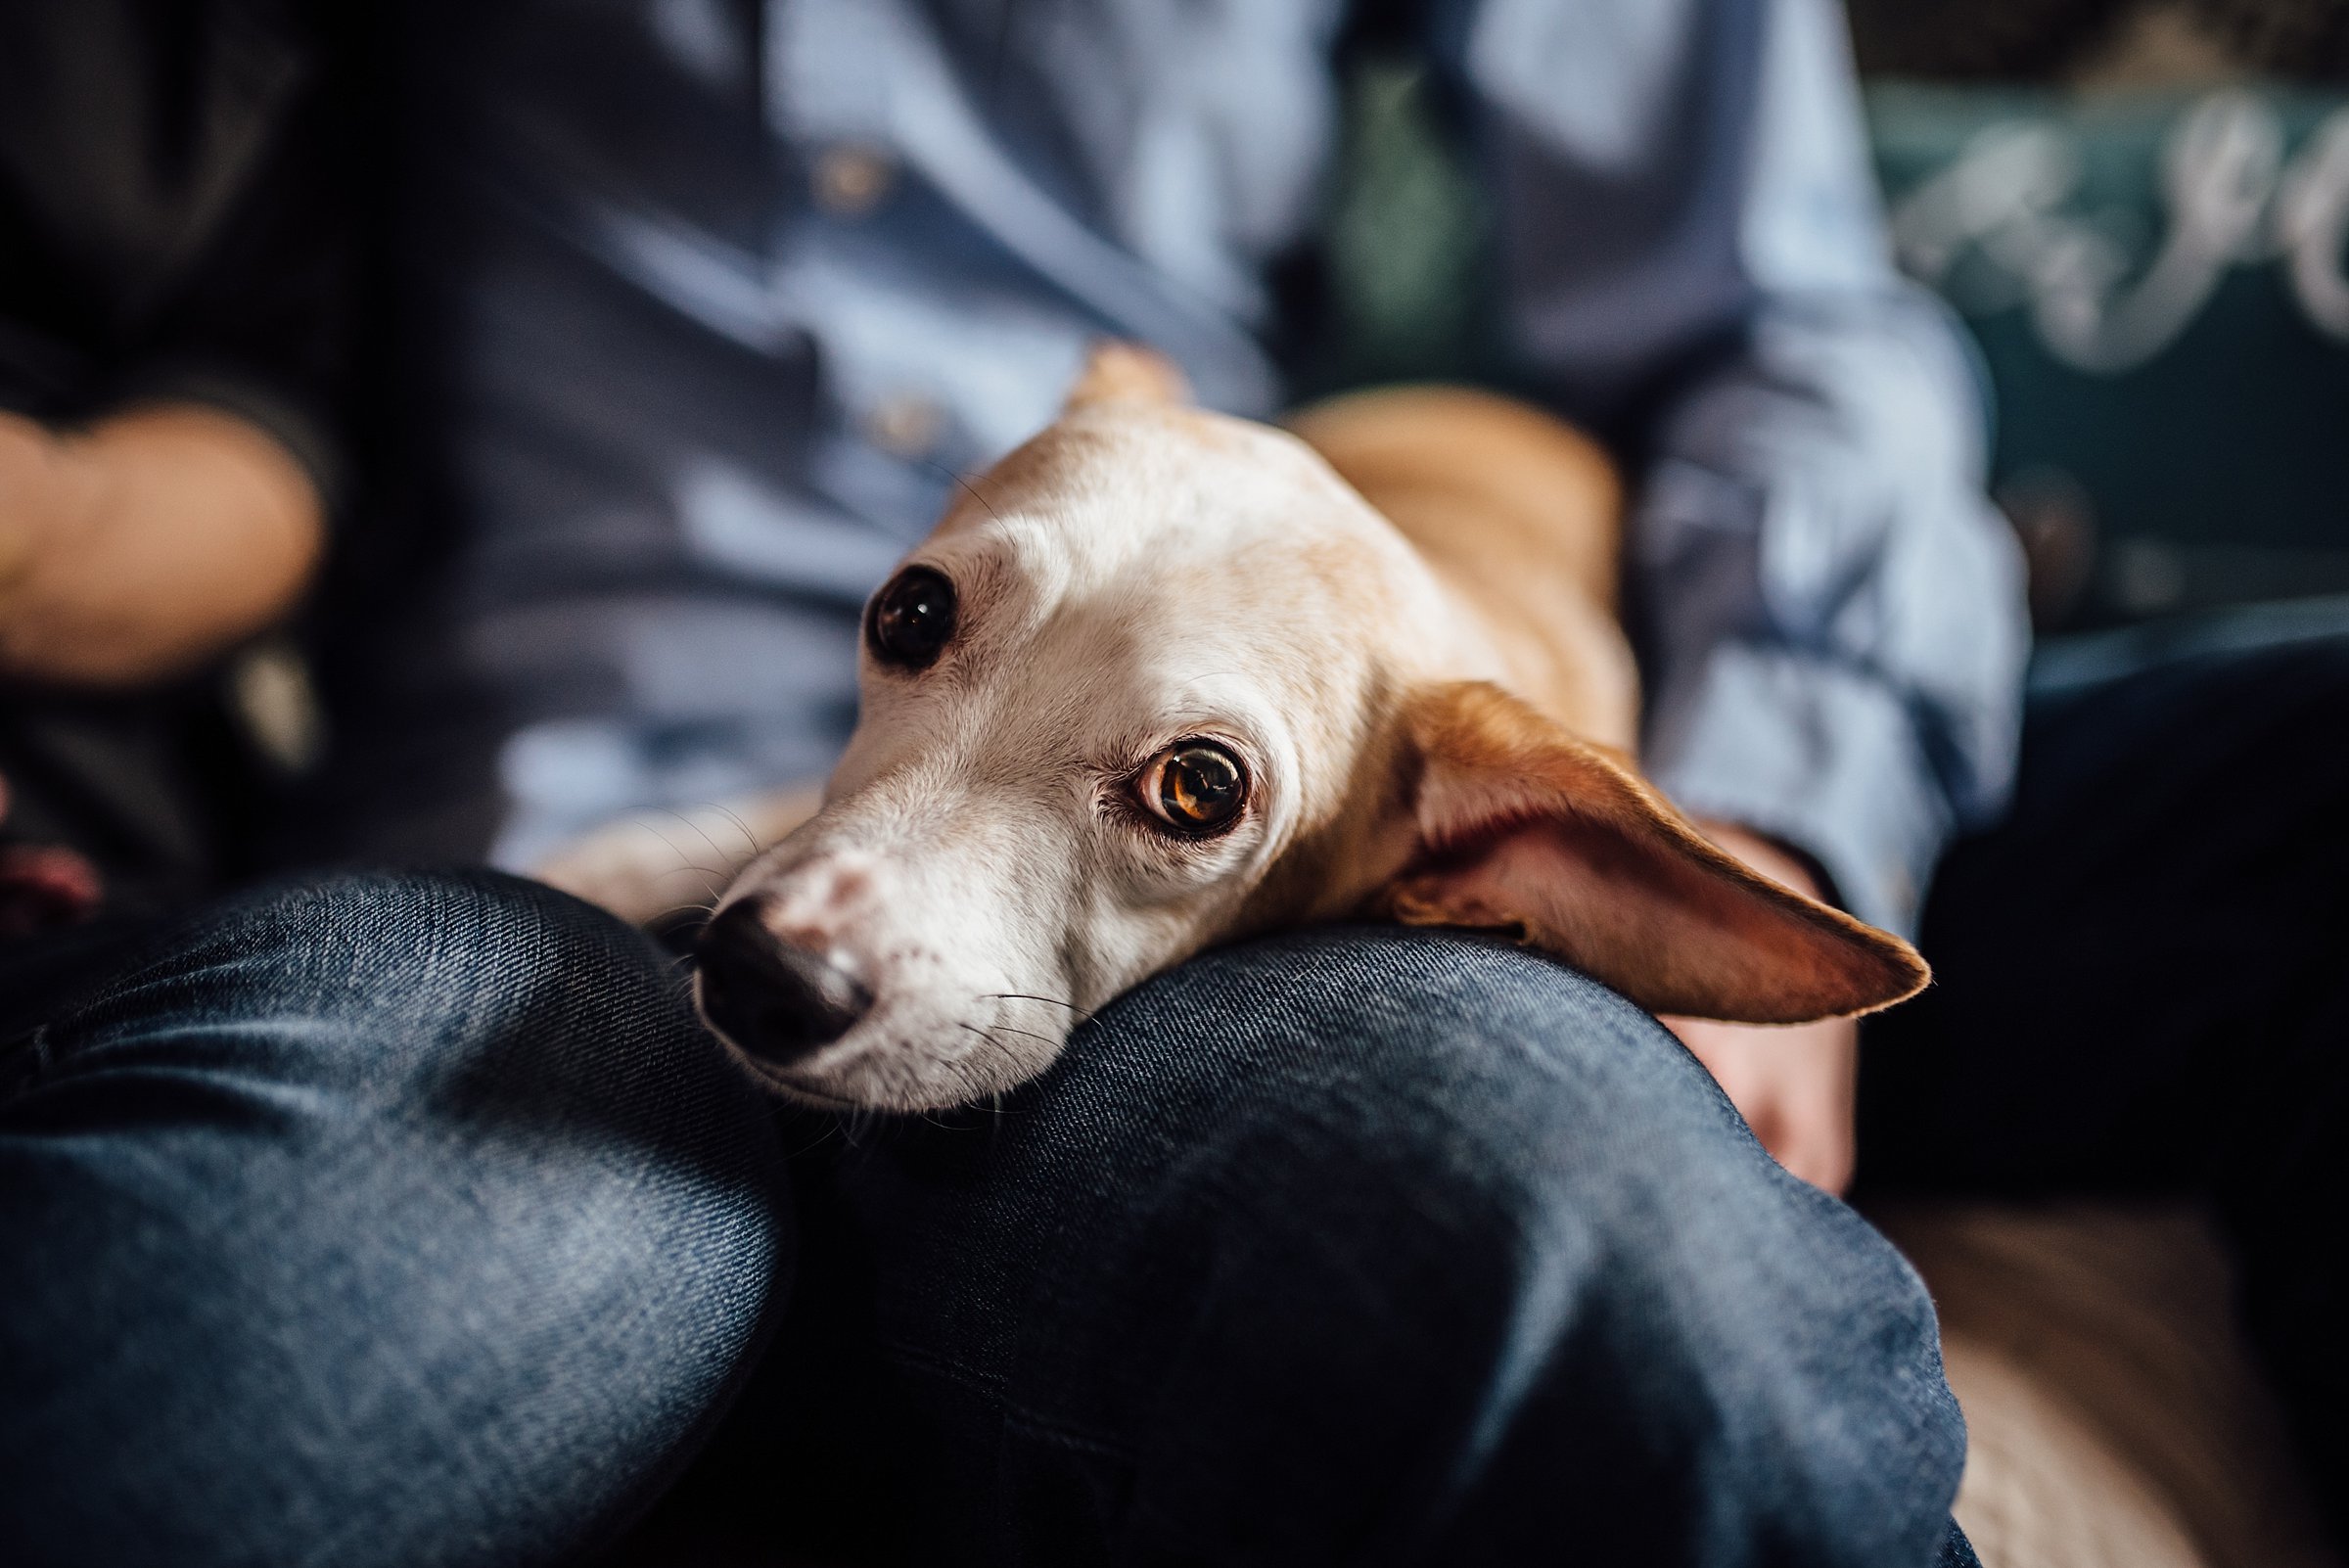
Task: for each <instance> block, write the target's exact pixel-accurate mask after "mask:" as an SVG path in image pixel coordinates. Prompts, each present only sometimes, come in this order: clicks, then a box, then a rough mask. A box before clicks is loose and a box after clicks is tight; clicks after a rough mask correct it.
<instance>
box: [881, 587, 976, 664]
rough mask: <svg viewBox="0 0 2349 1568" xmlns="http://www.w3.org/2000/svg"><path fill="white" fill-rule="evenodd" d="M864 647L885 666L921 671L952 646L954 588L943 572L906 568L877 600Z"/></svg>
mask: <svg viewBox="0 0 2349 1568" xmlns="http://www.w3.org/2000/svg"><path fill="white" fill-rule="evenodd" d="M864 637H865V641H866V642H868V643H870V644H871V645H872V649H873V657H874V658H876V659H878V660H881V661H882V662H883V663H885V664H892V665H898V666H901V667H903V668H904V669H925V668H927V667H928V666H930V665H933V664H936V663H937V662H938V656H939V655H940V654H941V653H942V652H944V650H945V646H946V644H947V643H949V642H951V641H953V640H954V584H953V583H951V582H949V581H948V580H946V575H945V574H944V573H943V572H937V571H933V570H932V569H930V568H929V567H918V566H917V567H907V568H906V569H905V570H904V571H902V572H900V573H898V575H897V576H894V577H892V578H890V579H889V584H888V586H886V587H884V588H883V589H882V590H881V591H880V592H879V593H877V594H875V595H874V596H873V608H872V612H871V613H870V614H869V615H867V616H866V617H865V620H864Z"/></svg>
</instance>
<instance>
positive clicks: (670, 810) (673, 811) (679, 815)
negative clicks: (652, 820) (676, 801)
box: [653, 806, 726, 874]
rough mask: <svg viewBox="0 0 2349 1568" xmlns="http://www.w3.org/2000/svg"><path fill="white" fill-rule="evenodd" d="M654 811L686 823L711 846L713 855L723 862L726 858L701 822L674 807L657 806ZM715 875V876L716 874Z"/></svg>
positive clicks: (722, 850) (723, 851)
mask: <svg viewBox="0 0 2349 1568" xmlns="http://www.w3.org/2000/svg"><path fill="white" fill-rule="evenodd" d="M653 809H654V810H656V811H660V812H663V813H664V814H666V815H668V816H673V817H675V818H676V819H677V820H678V821H680V822H682V823H684V824H685V825H686V826H687V827H689V828H691V829H693V831H694V832H696V833H699V834H700V835H701V836H702V842H703V843H704V844H707V845H709V846H710V853H712V854H714V855H716V856H717V857H718V858H719V859H721V860H723V859H725V858H726V852H725V850H724V849H723V848H722V847H721V846H720V845H719V844H718V842H717V840H715V839H714V838H712V837H711V836H710V830H709V829H708V828H706V827H704V826H702V825H701V824H700V823H699V822H696V821H695V820H694V819H693V818H692V817H690V816H687V815H686V814H685V813H684V812H682V811H680V810H678V809H677V808H676V807H673V806H656V807H653ZM713 874H714V873H713Z"/></svg>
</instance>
